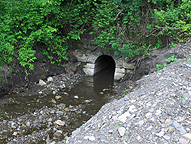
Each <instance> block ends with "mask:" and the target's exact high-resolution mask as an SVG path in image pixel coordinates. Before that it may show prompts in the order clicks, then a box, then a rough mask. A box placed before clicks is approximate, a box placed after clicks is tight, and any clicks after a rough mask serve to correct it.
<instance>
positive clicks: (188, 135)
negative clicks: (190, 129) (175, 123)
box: [183, 133, 191, 141]
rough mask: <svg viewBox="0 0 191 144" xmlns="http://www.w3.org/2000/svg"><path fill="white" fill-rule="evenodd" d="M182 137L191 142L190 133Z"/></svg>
mask: <svg viewBox="0 0 191 144" xmlns="http://www.w3.org/2000/svg"><path fill="white" fill-rule="evenodd" d="M183 137H184V138H185V139H187V140H189V141H191V133H187V134H184V135H183Z"/></svg>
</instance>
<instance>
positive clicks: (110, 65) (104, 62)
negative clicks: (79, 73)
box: [94, 55, 115, 75]
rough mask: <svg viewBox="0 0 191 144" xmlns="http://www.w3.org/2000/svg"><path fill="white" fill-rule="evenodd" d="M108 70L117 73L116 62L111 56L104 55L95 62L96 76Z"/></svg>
mask: <svg viewBox="0 0 191 144" xmlns="http://www.w3.org/2000/svg"><path fill="white" fill-rule="evenodd" d="M103 70H108V71H113V74H114V72H115V61H114V60H113V58H112V57H111V56H108V55H102V56H99V57H98V58H97V59H96V61H95V68H94V75H95V74H97V73H98V72H100V71H103Z"/></svg>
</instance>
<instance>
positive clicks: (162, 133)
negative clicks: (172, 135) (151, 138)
mask: <svg viewBox="0 0 191 144" xmlns="http://www.w3.org/2000/svg"><path fill="white" fill-rule="evenodd" d="M156 135H157V136H159V137H162V136H163V135H164V131H163V130H162V131H160V132H159V133H156Z"/></svg>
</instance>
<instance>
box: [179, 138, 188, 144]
mask: <svg viewBox="0 0 191 144" xmlns="http://www.w3.org/2000/svg"><path fill="white" fill-rule="evenodd" d="M179 143H180V144H188V141H187V140H186V139H184V138H180V139H179Z"/></svg>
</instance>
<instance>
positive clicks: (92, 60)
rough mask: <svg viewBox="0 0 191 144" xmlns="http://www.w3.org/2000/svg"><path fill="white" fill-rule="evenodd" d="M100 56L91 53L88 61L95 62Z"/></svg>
mask: <svg viewBox="0 0 191 144" xmlns="http://www.w3.org/2000/svg"><path fill="white" fill-rule="evenodd" d="M97 58H98V56H97V55H91V54H90V55H89V56H88V58H87V62H90V63H95V61H96V59H97Z"/></svg>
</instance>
